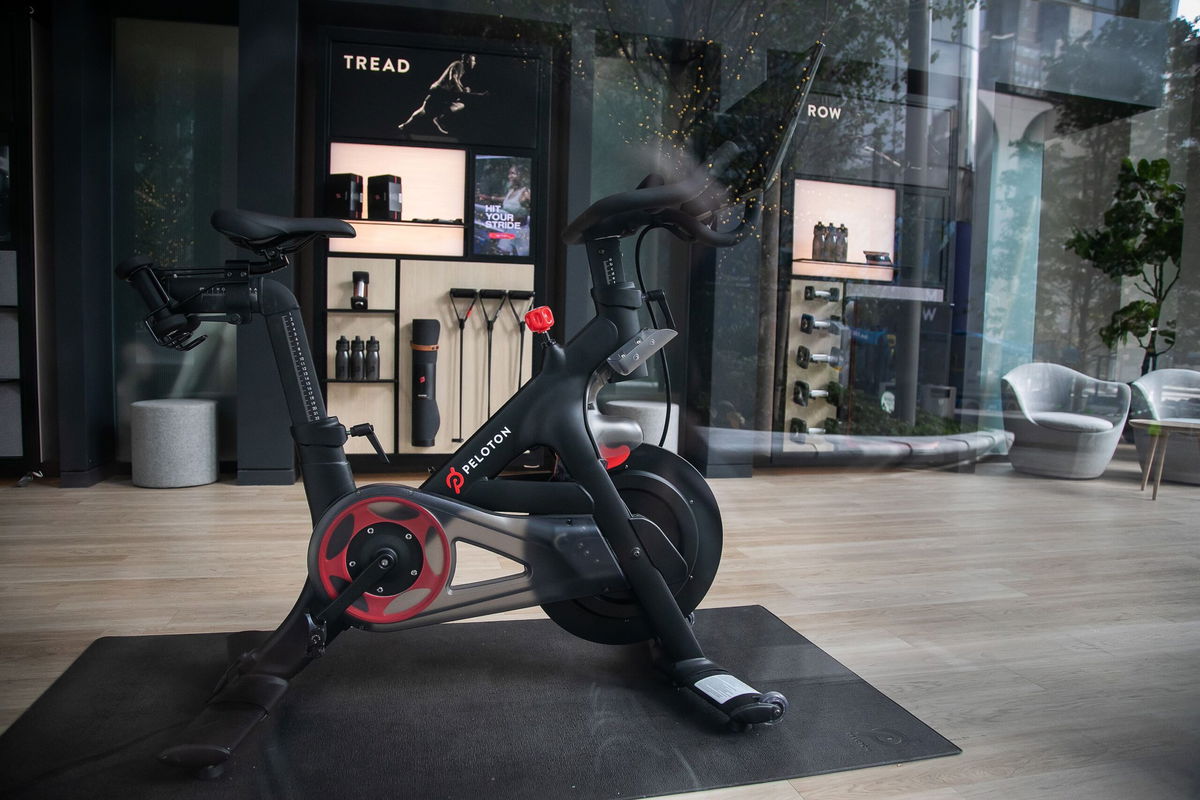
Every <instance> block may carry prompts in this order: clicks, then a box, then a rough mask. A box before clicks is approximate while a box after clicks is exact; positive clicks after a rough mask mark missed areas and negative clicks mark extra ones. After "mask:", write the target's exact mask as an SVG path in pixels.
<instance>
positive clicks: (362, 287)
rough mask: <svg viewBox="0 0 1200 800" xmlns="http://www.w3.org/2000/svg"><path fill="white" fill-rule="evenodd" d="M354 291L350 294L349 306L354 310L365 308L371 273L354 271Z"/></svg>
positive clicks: (363, 309)
mask: <svg viewBox="0 0 1200 800" xmlns="http://www.w3.org/2000/svg"><path fill="white" fill-rule="evenodd" d="M353 277H354V293H353V294H352V295H350V308H352V309H353V310H355V311H366V310H367V287H369V286H370V285H371V273H369V272H365V271H360V270H355V271H354V276H353Z"/></svg>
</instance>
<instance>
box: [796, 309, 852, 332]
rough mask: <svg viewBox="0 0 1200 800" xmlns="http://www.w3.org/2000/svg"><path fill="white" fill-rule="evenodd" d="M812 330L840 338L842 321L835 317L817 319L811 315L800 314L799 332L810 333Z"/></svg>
mask: <svg viewBox="0 0 1200 800" xmlns="http://www.w3.org/2000/svg"><path fill="white" fill-rule="evenodd" d="M814 330H823V331H825V332H826V333H832V334H833V335H834V336H840V335H841V334H842V321H841V320H840V319H838V318H837V317H830V318H829V319H817V318H816V317H814V316H813V315H812V314H801V315H800V332H801V333H812V332H813V331H814Z"/></svg>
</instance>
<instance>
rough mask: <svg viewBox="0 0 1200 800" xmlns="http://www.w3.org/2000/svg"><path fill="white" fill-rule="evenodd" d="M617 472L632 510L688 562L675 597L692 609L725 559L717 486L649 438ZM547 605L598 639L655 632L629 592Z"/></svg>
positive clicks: (561, 620)
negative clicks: (716, 493) (645, 518)
mask: <svg viewBox="0 0 1200 800" xmlns="http://www.w3.org/2000/svg"><path fill="white" fill-rule="evenodd" d="M611 474H612V479H613V484H614V485H616V487H617V490H618V492H620V495H621V499H622V500H624V501H625V504H626V505H627V506H629V510H630V511H632V512H633V513H634V514H638V515H641V516H643V517H647V518H648V519H650V520H651V521H653V522H654V523H655V524H656V525H658V527H659V528H661V529H662V531H663V533H664V534H666V536H667V538H668V539H670V540H671V543H672V544H673V545H675V548H676V549H677V550H678V551H679V553H680V555H682V556H683V558H684V560H685V561H686V562H687V564H688V567H689V570H688V578H687V580H686V581H684V582H683V584H682V586H680V587H679V588H678V590H677V591H676V592H675V601H676V602H677V603H678V604H679V609H680V610H681V611H682V612H683V613H684V614H690V613H691V612H692V611H693V610H695V608H696V606H698V605H700V601H701V600H703V599H704V595H705V594H706V593H707V592H708V589H709V587H710V586H712V582H713V579H714V578H715V577H716V574H717V567H718V566H719V565H720V563H721V538H722V528H721V512H720V509H719V508H718V507H717V500H716V498H715V497H713V493H712V490H711V489H710V488H709V486H708V483H707V482H705V480H704V478H703V477H702V476H701V475H700V473H699V472H697V471H696V468H695V467H693V466H692V465H691V464H689V463H688V462H687V461H686V460H684V459H683V458H681V457H679V456H677V455H675V454H674V453H672V452H670V451H669V450H663V449H662V448H659V447H654V446H653V445H648V444H643V445H641V446H639V447H638V448H637V449H636V450H634V451H633V453H632V454H631V455H630V457H629V459H628V460H626V461H625V463H624V464H622V465H621V466H620V467H617V468H616V469H615V470H613V471H612V473H611ZM542 609H543V610H544V611H545V612H546V614H547V615H548V616H549V617H550V618H551V619H552V620H554V621H555V622H556V623H558V624H559V625H560V626H561V627H563V628H564V629H566V630H568V631H570V632H571V633H573V634H575V635H576V636H579V637H580V638H583V639H587V640H588V641H592V642H599V643H601V644H632V643H634V642H640V641H645V640H647V639H651V638H653V636H654V632H653V631H652V630H651V629H650V626H649V625H648V624H647V623H646V620H645V618H644V617H643V615H642V611H641V608H640V607H639V606H638V605H637V603H636V602H634V600H633V597H632V595H630V594H629V593H627V592H621V593H614V594H608V595H597V596H595V597H586V598H581V599H578V600H566V601H563V602H561V603H548V604H546V605H543V606H542Z"/></svg>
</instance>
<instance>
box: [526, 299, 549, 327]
mask: <svg viewBox="0 0 1200 800" xmlns="http://www.w3.org/2000/svg"><path fill="white" fill-rule="evenodd" d="M525 324H526V325H528V326H529V330H531V331H533V332H534V333H545V332H546V331H548V330H550V329H551V328H553V327H554V312H553V311H551V310H550V306H538V307H537V308H533V309H530V310H529V311H527V312H526V313H525Z"/></svg>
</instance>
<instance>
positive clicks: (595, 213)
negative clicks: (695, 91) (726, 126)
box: [563, 142, 757, 247]
mask: <svg viewBox="0 0 1200 800" xmlns="http://www.w3.org/2000/svg"><path fill="white" fill-rule="evenodd" d="M740 152H741V150H740V148H738V146H737V145H736V144H734V143H733V142H725V143H724V144H722V145H721V146H720V147H719V148H718V149H717V150H716V152H714V153H713V154H712V157H711V158H710V159H709V160H708V163H707V164H706V165H705V166H704V167H702V168H699V169H697V170H695V171H694V172H693V173H692V174H691V175H688V176H687V177H685V178H684V179H682V180H679V181H675V182H673V183H664V184H657V185H651V183H652V182H651V180H650V179H647V180H646V181H643V182H642V185H641V186H639V187H638V188H637V189H632V190H630V191H627V192H618V193H617V194H614V195H609V196H608V197H604V198H601V199H600V200H597V201H596V202H594V203H592V204H591V205H590V206H588V208H587V209H586V210H584V212H583V213H582V214H580V215H579V216H578V217H576V218H575V219H574V220H572V221H571V223H570V224H569V225H567V227H566V229H565V230H564V231H563V241H564V242H566V243H567V244H579V243H580V242H584V241H587V240H589V239H607V238H610V237H622V236H631V235H632V234H634V233H637V232H638V231H639V230H641V229H642V228H644V227H646V226H647V225H656V224H657V225H661V226H662V227H665V228H668V229H669V230H671V231H672V232H674V233H676V234H677V235H679V234H684V238H688V239H691V240H694V241H700V242H703V243H705V244H709V245H712V246H713V247H728V246H729V245H732V244H736V243H737V242H739V241H741V240H742V238H744V237H745V235H746V233H748V232H749V227H750V226H749V224H748V222H749V220H747V219H743V221H742V223H741V224H740V225H738V226H737V227H736V228H734V229H733V230H731V231H716V230H713V229H712V228H710V227H708V226H707V225H706V224H705V220H706V219H711V216H712V213H713V210H714V209H713V208H712V207H711V205H710V202H700V203H695V205H699V206H700V208H697V209H692V208H688V206H689V204H690V203H694V201H698V200H701V199H703V200H705V201H711V200H712V199H713V197H716V196H719V195H721V194H723V190H722V189H720V188H717V187H714V183H715V182H716V180H717V179H716V177H715V176H717V175H719V174H721V171H722V170H724V169H725V167H727V166H728V165H729V164H730V163H731V162H732V161H733V159H734V158H736V157H737V155H738V153H740ZM714 189H715V191H714ZM710 195H711V196H710ZM753 205H754V206H755V207H756V206H757V203H754V204H753ZM747 206H748V208H747V211H748V212H749V211H750V208H749V207H750V206H751V202H747Z"/></svg>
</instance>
